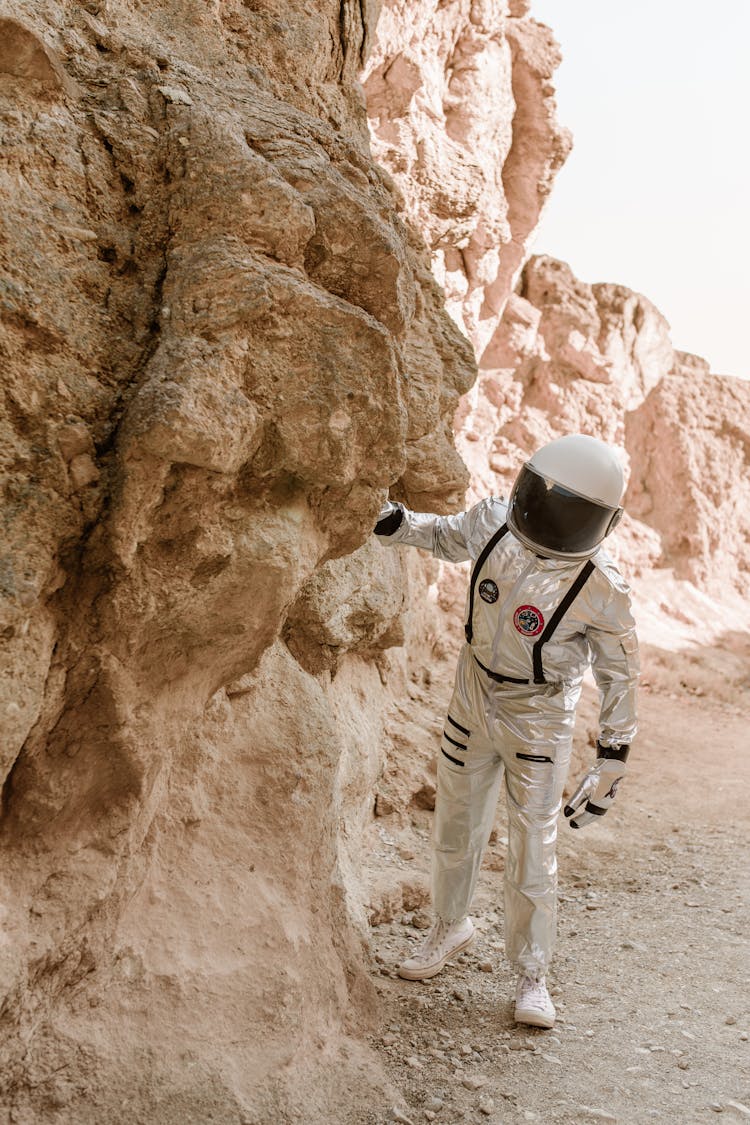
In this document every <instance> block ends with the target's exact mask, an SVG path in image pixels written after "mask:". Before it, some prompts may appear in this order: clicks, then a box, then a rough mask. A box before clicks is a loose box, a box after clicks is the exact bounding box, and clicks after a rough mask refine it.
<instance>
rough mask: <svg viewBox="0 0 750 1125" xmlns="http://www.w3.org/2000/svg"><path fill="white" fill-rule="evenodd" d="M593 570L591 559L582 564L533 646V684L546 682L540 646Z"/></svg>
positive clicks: (544, 643) (557, 623)
mask: <svg viewBox="0 0 750 1125" xmlns="http://www.w3.org/2000/svg"><path fill="white" fill-rule="evenodd" d="M593 569H594V564H593V563H592V561H591V559H589V560H588V562H586V563H584V565H583V566H582V567H581V569H580V570H579V572H578V574H577V576H576V578H575V580H574V582H573V584H572V585H571V587H570V589H569V590H568V592H567V594H566V595H565V597H564V598H563V600H562V601H561V602H560V604H559V606H558V607H557V609H556V610H555V612H554V613H553V614H552V616H551V617H550V619H549V621H548V622H547V625H546V627H545V630H544V632H543V633H542V635H541V637H540V638H539V640H538V641H537V642H536V644H535V645H534V650H533V658H534V683H535V684H546V682H547V681H546V680H545V678H544V668H543V667H542V646H543V645H546V643H547V641H548V640H549V639H550V637H551V636H552V634H553V633H554V631H555V629H556V628H557V626H558V625H559V624H560V622H561V621H562V619H563V617H564V616H565V614H566V613H567V612H568V610H569V609H570V607H571V606H572V604H573V602H574V601H575V600H576V598H577V597H578V595H579V594H580V592H581V590H582V589H583V587H584V586H585V585H586V583H587V582H588V580H589V578H590V577H591V573H592V571H593Z"/></svg>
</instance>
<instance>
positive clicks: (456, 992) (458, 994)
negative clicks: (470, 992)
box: [451, 988, 466, 1004]
mask: <svg viewBox="0 0 750 1125" xmlns="http://www.w3.org/2000/svg"><path fill="white" fill-rule="evenodd" d="M451 996H452V997H453V999H454V1000H458V1001H459V1003H461V1004H465V1003H466V993H465V992H464V990H463V989H462V988H454V989H453V992H452V993H451Z"/></svg>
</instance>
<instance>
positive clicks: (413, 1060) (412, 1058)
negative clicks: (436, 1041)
mask: <svg viewBox="0 0 750 1125" xmlns="http://www.w3.org/2000/svg"><path fill="white" fill-rule="evenodd" d="M406 1065H407V1066H410V1067H411V1068H412V1070H421V1069H422V1064H421V1062H420V1061H419V1059H418V1058H417V1056H416V1055H409V1057H408V1059H407V1060H406Z"/></svg>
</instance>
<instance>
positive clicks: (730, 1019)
mask: <svg viewBox="0 0 750 1125" xmlns="http://www.w3.org/2000/svg"><path fill="white" fill-rule="evenodd" d="M724 1023H725V1024H727V1025H728V1026H729V1027H731V1026H732V1024H735V1023H737V1017H736V1016H727V1018H726V1019H725V1020H724ZM712 1104H715V1103H712Z"/></svg>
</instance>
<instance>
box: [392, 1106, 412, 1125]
mask: <svg viewBox="0 0 750 1125" xmlns="http://www.w3.org/2000/svg"><path fill="white" fill-rule="evenodd" d="M391 1118H392V1120H393V1121H399V1122H400V1123H401V1125H414V1122H413V1121H412V1119H411V1117H407V1116H406V1114H405V1113H404V1112H403V1110H400V1109H399V1108H398V1106H394V1107H393V1109H392V1110H391Z"/></svg>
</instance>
